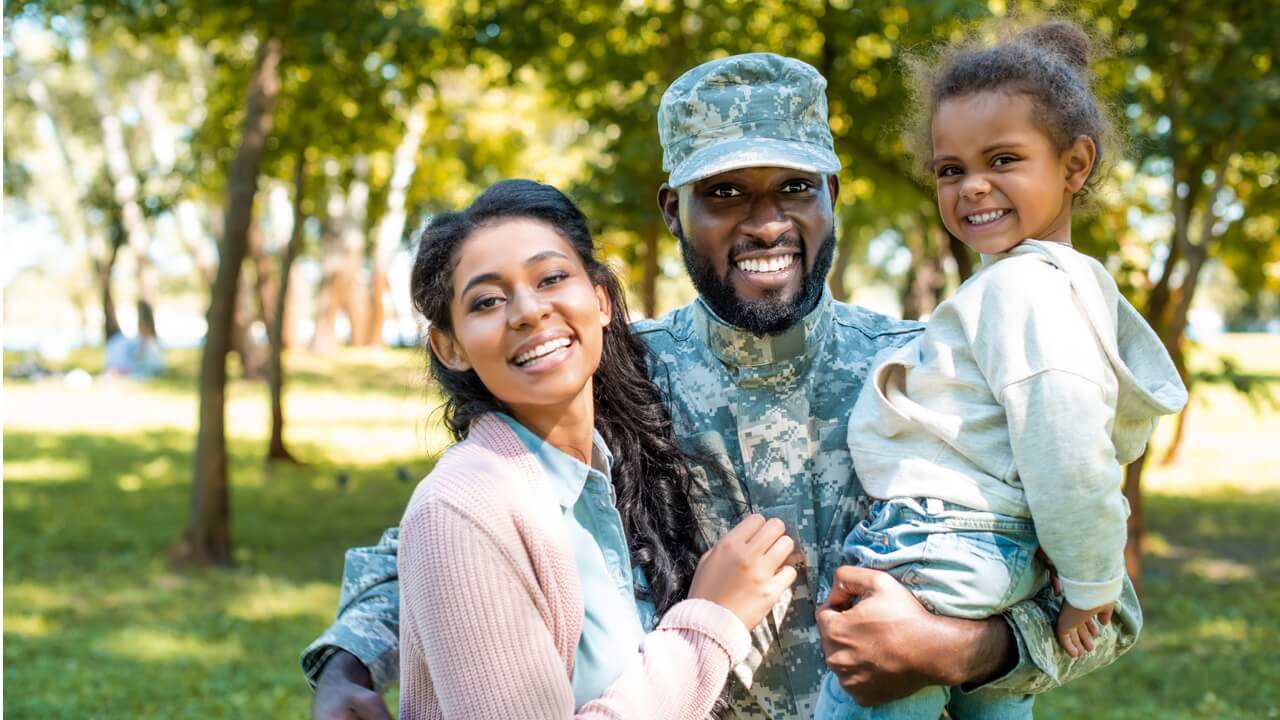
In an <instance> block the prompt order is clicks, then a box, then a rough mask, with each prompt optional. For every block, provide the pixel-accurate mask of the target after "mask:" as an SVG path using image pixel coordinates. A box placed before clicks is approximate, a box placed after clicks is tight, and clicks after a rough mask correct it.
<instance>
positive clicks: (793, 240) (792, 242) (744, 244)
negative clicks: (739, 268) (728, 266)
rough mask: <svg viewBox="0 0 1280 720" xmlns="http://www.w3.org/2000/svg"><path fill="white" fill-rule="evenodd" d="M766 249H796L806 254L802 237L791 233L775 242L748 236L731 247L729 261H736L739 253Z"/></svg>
mask: <svg viewBox="0 0 1280 720" xmlns="http://www.w3.org/2000/svg"><path fill="white" fill-rule="evenodd" d="M764 250H794V251H796V252H798V253H800V254H801V255H803V254H804V243H803V242H801V241H800V238H798V237H793V236H791V235H783V236H782V237H781V238H778V239H777V240H775V241H774V242H771V243H767V242H765V241H763V240H761V239H759V238H747V239H746V240H742V241H741V242H738V243H735V244H734V246H733V247H732V248H729V262H735V261H737V259H738V256H739V255H744V254H746V253H749V252H761V251H764Z"/></svg>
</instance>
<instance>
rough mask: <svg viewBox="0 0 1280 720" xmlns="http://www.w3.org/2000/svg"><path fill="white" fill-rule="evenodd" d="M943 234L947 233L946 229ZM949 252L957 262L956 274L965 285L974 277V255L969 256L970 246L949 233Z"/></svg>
mask: <svg viewBox="0 0 1280 720" xmlns="http://www.w3.org/2000/svg"><path fill="white" fill-rule="evenodd" d="M943 232H947V231H946V230H945V229H944V230H943ZM947 250H949V251H950V252H951V257H952V258H953V259H954V260H955V261H956V274H957V275H959V276H960V282H962V283H963V282H964V281H965V280H968V279H969V278H970V277H973V255H970V254H969V246H968V245H965V244H964V243H963V242H961V240H960V238H958V237H956V236H955V235H952V234H951V233H949V232H947Z"/></svg>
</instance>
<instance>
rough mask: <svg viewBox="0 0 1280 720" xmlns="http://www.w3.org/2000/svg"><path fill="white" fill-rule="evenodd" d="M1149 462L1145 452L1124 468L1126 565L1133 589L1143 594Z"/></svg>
mask: <svg viewBox="0 0 1280 720" xmlns="http://www.w3.org/2000/svg"><path fill="white" fill-rule="evenodd" d="M1146 462H1147V455H1146V453H1143V454H1142V455H1141V456H1139V457H1138V459H1137V460H1134V461H1133V462H1131V463H1129V465H1128V466H1127V467H1125V469H1124V497H1125V499H1126V500H1128V501H1129V527H1128V531H1129V532H1128V539H1127V541H1126V542H1125V546H1124V565H1125V570H1126V571H1127V572H1128V573H1129V580H1131V581H1132V582H1133V589H1134V590H1135V591H1136V592H1137V593H1138V595H1139V596H1141V595H1142V544H1143V542H1144V541H1145V540H1146V527H1147V519H1146V509H1145V508H1144V507H1143V504H1142V467H1143V465H1145V464H1146Z"/></svg>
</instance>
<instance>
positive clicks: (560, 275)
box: [541, 272, 569, 287]
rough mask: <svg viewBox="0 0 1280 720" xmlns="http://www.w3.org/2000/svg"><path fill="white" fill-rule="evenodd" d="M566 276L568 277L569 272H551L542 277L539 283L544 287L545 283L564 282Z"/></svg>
mask: <svg viewBox="0 0 1280 720" xmlns="http://www.w3.org/2000/svg"><path fill="white" fill-rule="evenodd" d="M568 277H569V273H565V272H556V273H552V274H550V275H548V276H546V277H545V278H543V279H542V283H541V285H542V286H543V287H546V286H547V285H555V284H556V283H559V282H564V281H565V279H567V278H568Z"/></svg>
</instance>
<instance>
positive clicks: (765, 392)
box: [302, 293, 1142, 718]
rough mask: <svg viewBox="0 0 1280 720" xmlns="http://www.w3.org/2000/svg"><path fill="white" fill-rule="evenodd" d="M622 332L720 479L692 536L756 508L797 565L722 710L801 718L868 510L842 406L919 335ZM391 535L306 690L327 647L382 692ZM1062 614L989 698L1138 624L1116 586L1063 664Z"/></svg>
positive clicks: (387, 672)
mask: <svg viewBox="0 0 1280 720" xmlns="http://www.w3.org/2000/svg"><path fill="white" fill-rule="evenodd" d="M635 327H636V330H637V332H639V333H640V335H641V337H643V338H644V340H645V341H646V342H647V343H648V345H649V347H650V348H651V349H652V350H653V352H654V356H655V364H654V366H653V367H652V368H651V370H652V376H653V379H654V381H655V382H656V383H657V384H658V386H659V387H660V388H661V389H662V390H663V391H664V392H665V393H666V394H667V396H668V397H669V398H670V400H671V413H672V419H673V421H674V422H675V426H676V431H677V433H678V434H679V435H680V436H681V441H682V442H683V443H685V444H686V446H688V447H689V448H690V449H691V450H693V451H695V452H697V453H699V454H700V455H702V456H703V457H704V458H706V459H707V460H708V461H710V462H715V463H717V464H719V465H720V466H721V468H722V469H724V470H726V471H727V473H726V474H724V479H723V480H722V481H718V482H713V481H712V480H711V478H713V477H717V475H715V474H709V473H706V472H705V471H703V470H702V469H701V468H699V472H698V476H699V478H700V480H701V483H700V484H701V487H700V490H701V491H702V493H703V494H704V495H705V498H704V499H703V501H702V502H701V503H700V504H699V506H698V511H699V522H700V524H701V527H702V530H703V535H704V539H705V541H706V542H707V543H712V542H714V540H715V539H716V538H718V537H720V536H721V535H722V534H723V533H725V532H727V531H728V529H729V528H730V527H732V525H733V524H734V523H736V522H737V520H738V519H739V518H741V517H742V516H743V515H744V514H746V513H748V512H750V511H758V512H762V513H763V514H765V515H773V516H778V517H781V518H783V520H784V521H786V522H787V524H788V526H789V528H791V529H792V532H793V533H794V534H795V535H796V539H798V540H799V541H800V546H801V548H802V550H803V553H804V556H805V560H806V562H807V567H806V569H805V572H803V573H801V577H800V579H799V581H797V583H796V585H795V586H794V588H793V590H792V592H791V593H790V594H788V596H786V597H784V598H783V599H782V601H781V602H779V604H778V606H777V607H775V609H774V611H773V613H772V614H771V617H769V618H768V619H766V621H765V622H764V623H762V624H761V626H760V627H758V628H756V630H755V631H754V632H753V645H754V647H753V650H752V652H751V653H750V655H749V657H748V658H747V660H746V661H745V662H744V663H742V664H741V665H739V666H738V667H736V668H734V673H733V675H734V679H733V680H732V682H733V688H732V690H731V693H732V700H733V706H734V710H735V714H736V716H737V717H740V718H807V717H811V716H812V713H813V708H814V705H815V704H816V699H817V693H818V691H819V686H820V683H821V679H822V674H823V672H824V671H825V669H826V665H825V662H824V661H823V656H822V647H821V640H820V638H819V636H818V630H817V625H816V623H815V621H814V612H815V609H816V608H817V607H818V606H819V605H821V603H822V602H823V601H824V600H825V599H826V596H827V594H828V593H829V592H830V586H831V578H832V576H833V574H834V572H835V569H836V567H837V566H838V565H839V562H840V549H841V545H842V543H843V540H844V537H845V535H846V534H848V532H849V530H850V529H852V527H853V526H854V525H855V524H856V523H857V522H858V521H859V520H861V519H862V517H863V515H865V513H866V511H867V507H868V505H869V501H868V499H867V497H866V496H865V495H864V493H863V491H862V488H861V485H859V483H858V480H857V478H856V477H855V476H854V472H853V463H852V461H851V459H850V457H849V451H848V447H847V444H846V442H845V429H846V427H847V424H848V416H849V411H850V410H851V409H852V407H853V403H854V401H855V400H856V399H857V396H858V391H859V390H860V389H861V385H862V381H863V379H864V378H865V377H866V375H867V373H868V371H869V370H870V367H871V364H872V360H873V358H874V357H875V355H876V354H877V353H878V352H879V351H881V350H883V349H885V348H889V347H897V346H900V345H902V344H904V343H906V342H907V341H909V340H910V339H911V338H913V337H915V336H916V335H917V334H918V332H919V330H920V329H921V327H922V326H921V325H920V324H919V323H911V322H904V321H900V320H893V319H891V318H888V317H886V316H883V315H878V314H876V313H872V312H870V311H867V310H864V309H862V308H858V307H856V306H852V305H846V304H844V303H838V302H835V301H834V300H832V299H831V297H830V295H829V294H825V293H824V296H823V299H822V300H821V302H820V303H819V304H818V307H817V308H815V309H814V310H813V311H812V312H811V313H810V314H809V315H808V316H807V317H805V318H804V320H803V321H802V322H801V323H799V324H797V326H796V327H794V328H792V329H791V330H790V331H788V332H786V333H783V334H782V335H779V336H776V337H765V338H761V337H756V336H753V335H751V334H749V333H746V332H743V331H741V330H738V329H736V328H734V327H732V326H730V325H727V324H726V323H724V322H722V321H721V320H719V319H718V318H717V317H716V316H715V315H714V314H713V313H712V312H711V311H710V310H709V309H708V308H707V307H706V306H705V305H704V304H703V303H702V302H701V301H697V302H695V303H694V304H692V305H689V306H686V307H684V308H681V309H679V310H675V311H673V312H671V313H668V314H667V315H665V316H664V317H662V318H660V319H658V320H653V321H644V322H641V323H638V324H637V325H636V326H635ZM392 533H394V530H389V531H388V534H387V535H384V536H383V541H382V542H381V543H380V544H379V545H377V546H375V547H373V548H365V549H361V550H352V551H350V552H348V554H347V564H346V570H345V574H344V577H343V591H342V601H341V602H340V605H339V616H338V619H337V621H336V622H335V623H334V626H333V627H331V628H330V629H329V630H328V631H326V632H325V634H324V635H322V636H321V637H320V638H318V639H317V640H316V641H315V642H314V643H312V645H311V646H310V647H308V648H307V650H306V652H305V653H304V655H303V660H302V663H303V670H304V672H305V673H307V675H308V679H309V680H310V681H311V682H312V683H313V684H314V680H315V675H316V674H317V673H318V672H319V669H320V668H321V667H322V663H323V661H324V660H325V659H327V657H328V654H331V653H332V652H333V647H332V646H335V645H337V646H341V647H342V648H344V649H346V650H348V651H350V652H352V653H353V654H354V655H356V656H357V657H359V658H361V660H363V661H365V662H366V664H369V665H370V668H371V670H372V671H373V675H374V680H375V682H376V683H377V687H378V689H379V690H380V691H381V690H384V689H385V688H386V686H387V684H388V683H391V682H394V680H395V673H396V669H395V668H396V665H397V664H398V661H399V656H398V654H397V652H398V651H397V644H396V637H395V628H396V627H397V623H398V611H399V608H398V604H397V602H396V600H395V598H397V597H398V592H399V587H398V585H396V584H395V580H394V577H393V576H394V574H395V549H396V548H395V539H394V535H392ZM388 573H389V574H388ZM1059 603H1060V600H1059V599H1057V598H1053V597H1052V596H1051V594H1049V593H1048V592H1046V593H1042V594H1041V595H1040V596H1038V597H1036V598H1035V599H1033V600H1029V601H1026V602H1023V603H1021V604H1019V605H1016V606H1014V607H1013V608H1010V610H1008V611H1007V612H1006V613H1005V615H1006V617H1007V619H1008V620H1009V621H1010V624H1011V626H1012V627H1013V629H1014V633H1013V634H1014V637H1015V639H1016V642H1017V646H1018V656H1019V662H1018V665H1017V667H1016V668H1015V669H1014V670H1013V671H1011V672H1010V673H1009V674H1008V675H1006V676H1005V677H1003V678H1000V679H999V680H997V681H995V682H993V683H990V684H989V685H987V686H986V687H992V688H999V689H1001V690H1006V691H1010V692H1018V693H1035V692H1042V691H1044V690H1048V689H1051V688H1053V687H1056V686H1058V685H1060V684H1062V683H1065V682H1067V681H1069V680H1071V679H1073V678H1076V677H1079V676H1081V675H1084V674H1085V673H1087V672H1089V671H1091V670H1094V669H1096V668H1098V667H1102V666H1104V665H1107V664H1109V663H1111V662H1112V661H1114V660H1115V659H1116V658H1117V657H1119V656H1120V655H1121V654H1122V653H1123V652H1124V651H1125V650H1127V649H1128V648H1130V647H1132V645H1133V644H1134V642H1135V641H1136V639H1137V635H1138V631H1139V629H1140V628H1141V625H1142V616H1141V612H1140V610H1139V608H1138V604H1137V598H1136V596H1135V595H1134V593H1133V588H1132V586H1131V585H1130V584H1129V583H1128V581H1127V580H1126V583H1125V590H1124V592H1123V594H1122V595H1121V597H1120V601H1119V602H1118V603H1117V606H1116V615H1115V617H1114V619H1113V621H1112V624H1111V625H1109V626H1107V627H1106V628H1105V629H1104V632H1103V635H1102V636H1101V637H1100V638H1098V641H1097V643H1096V647H1095V649H1094V651H1093V652H1091V653H1089V654H1087V655H1085V656H1084V657H1082V658H1078V659H1076V658H1071V657H1070V656H1068V655H1066V653H1064V652H1063V651H1062V649H1061V648H1060V647H1059V646H1058V643H1057V640H1056V639H1055V638H1054V635H1053V619H1054V618H1056V617H1057V613H1058V607H1059ZM370 662H372V663H373V664H370Z"/></svg>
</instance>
